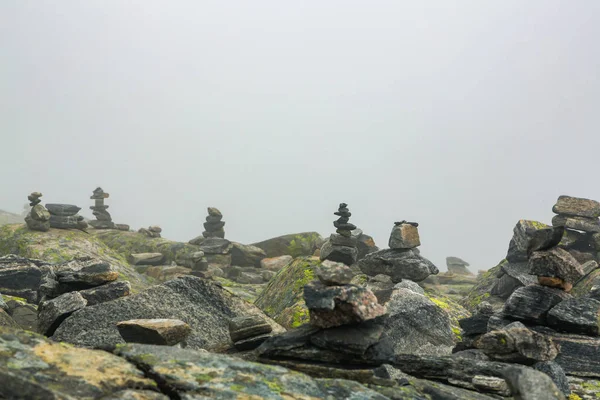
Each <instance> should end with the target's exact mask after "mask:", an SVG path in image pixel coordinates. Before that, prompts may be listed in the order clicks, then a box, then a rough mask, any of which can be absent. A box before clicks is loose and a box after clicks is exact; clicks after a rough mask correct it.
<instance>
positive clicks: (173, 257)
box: [90, 229, 200, 266]
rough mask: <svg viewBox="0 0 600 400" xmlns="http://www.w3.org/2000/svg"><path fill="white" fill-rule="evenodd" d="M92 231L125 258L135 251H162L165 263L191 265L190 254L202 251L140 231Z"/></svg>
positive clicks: (187, 244)
mask: <svg viewBox="0 0 600 400" xmlns="http://www.w3.org/2000/svg"><path fill="white" fill-rule="evenodd" d="M90 233H91V235H92V236H93V237H95V238H97V239H98V240H100V241H101V242H103V243H104V244H105V245H107V246H108V247H110V248H111V249H112V250H113V251H115V252H117V253H118V254H120V255H121V257H123V258H125V259H128V257H129V256H130V255H131V254H135V253H161V254H162V255H164V256H165V259H164V263H165V265H168V264H171V263H172V262H176V263H177V264H178V265H185V266H191V265H188V262H189V259H190V255H191V254H192V253H194V252H197V251H200V248H199V247H198V246H195V245H193V244H189V243H182V242H174V241H172V240H168V239H164V238H151V237H148V236H146V235H144V234H141V233H138V232H126V231H119V230H115V229H93V230H90Z"/></svg>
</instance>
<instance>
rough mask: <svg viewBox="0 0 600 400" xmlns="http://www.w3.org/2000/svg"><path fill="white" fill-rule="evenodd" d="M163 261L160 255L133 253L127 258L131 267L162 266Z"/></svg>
mask: <svg viewBox="0 0 600 400" xmlns="http://www.w3.org/2000/svg"><path fill="white" fill-rule="evenodd" d="M164 259H165V256H164V255H163V254H162V253H134V254H131V255H130V256H129V262H130V263H131V264H133V265H162V263H163V261H164Z"/></svg>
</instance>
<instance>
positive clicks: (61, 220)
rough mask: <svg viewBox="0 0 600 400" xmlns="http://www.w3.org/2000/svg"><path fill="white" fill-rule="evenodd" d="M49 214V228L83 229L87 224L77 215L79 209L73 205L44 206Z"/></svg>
mask: <svg viewBox="0 0 600 400" xmlns="http://www.w3.org/2000/svg"><path fill="white" fill-rule="evenodd" d="M46 208H47V209H48V212H50V227H51V228H57V229H85V228H87V226H88V225H87V223H86V222H85V221H84V219H83V217H82V216H81V215H79V214H77V213H78V212H79V210H81V207H77V206H75V205H73V204H46Z"/></svg>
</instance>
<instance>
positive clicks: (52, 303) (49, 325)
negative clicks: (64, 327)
mask: <svg viewBox="0 0 600 400" xmlns="http://www.w3.org/2000/svg"><path fill="white" fill-rule="evenodd" d="M86 304H87V300H86V299H84V298H83V296H81V294H79V293H78V292H71V293H65V294H63V295H60V296H58V297H57V298H55V299H52V300H49V301H44V302H42V303H40V305H39V308H38V332H40V333H43V334H44V335H46V336H52V335H53V334H54V332H55V331H56V329H57V328H58V327H59V326H60V324H61V323H62V322H63V321H64V320H65V319H66V318H67V317H68V316H69V315H71V314H73V313H74V312H75V311H77V310H81V309H82V308H83V307H85V306H86Z"/></svg>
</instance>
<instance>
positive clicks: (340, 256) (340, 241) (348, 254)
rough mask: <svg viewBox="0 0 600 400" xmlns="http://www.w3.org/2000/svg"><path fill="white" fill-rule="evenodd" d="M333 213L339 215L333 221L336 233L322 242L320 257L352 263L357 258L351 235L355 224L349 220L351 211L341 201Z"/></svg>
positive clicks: (354, 239) (354, 242) (354, 243)
mask: <svg viewBox="0 0 600 400" xmlns="http://www.w3.org/2000/svg"><path fill="white" fill-rule="evenodd" d="M334 214H335V215H337V216H339V218H338V220H337V221H334V222H333V226H334V227H335V228H337V230H336V232H337V233H334V234H332V235H331V236H330V237H329V240H328V241H326V242H325V243H324V244H323V246H322V247H321V252H320V258H321V260H330V261H335V262H341V263H344V264H346V265H352V264H354V263H356V261H357V259H358V248H357V239H356V238H355V237H353V236H352V231H353V230H354V229H356V226H354V225H353V224H351V223H350V222H349V220H350V216H351V215H352V213H351V212H350V210H348V205H347V204H346V203H341V204H340V206H339V208H338V210H337V211H336V212H335V213H334Z"/></svg>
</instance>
